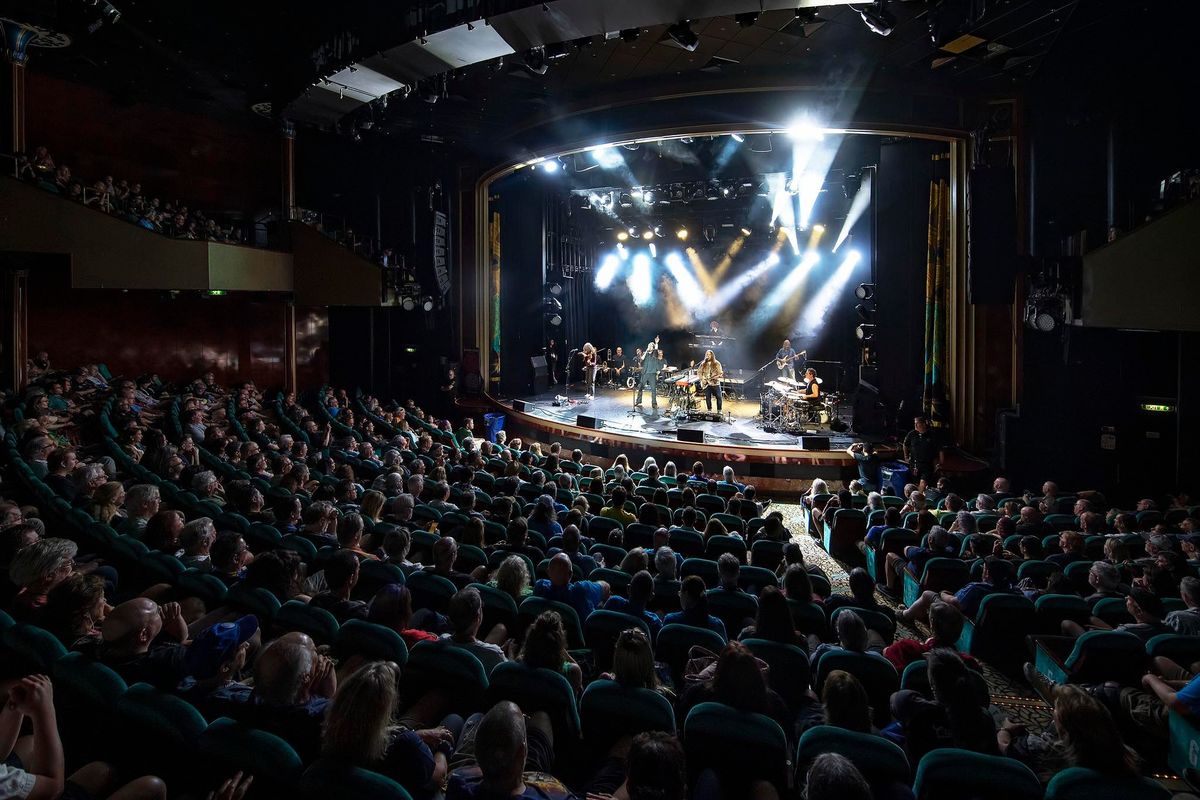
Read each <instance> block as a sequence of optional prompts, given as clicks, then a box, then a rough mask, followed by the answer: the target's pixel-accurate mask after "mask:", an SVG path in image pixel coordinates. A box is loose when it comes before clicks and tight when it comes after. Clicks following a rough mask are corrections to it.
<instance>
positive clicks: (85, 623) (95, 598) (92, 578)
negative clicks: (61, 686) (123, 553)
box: [39, 572, 112, 650]
mask: <svg viewBox="0 0 1200 800" xmlns="http://www.w3.org/2000/svg"><path fill="white" fill-rule="evenodd" d="M111 608H112V607H111V606H109V605H108V601H107V600H105V597H104V579H103V578H101V577H100V576H99V575H82V574H80V573H78V572H76V573H73V574H72V575H70V576H68V577H67V579H66V580H64V581H63V582H62V583H60V584H58V585H57V586H55V587H54V588H53V589H51V590H50V593H49V596H48V599H47V602H46V606H45V609H44V612H43V614H42V617H41V619H40V620H39V624H41V625H42V626H43V627H44V628H46V630H48V631H50V632H51V633H53V634H54V635H55V636H57V637H58V640H59V641H60V642H62V643H63V645H64V646H65V647H66V648H67V649H69V650H70V649H76V648H77V647H83V646H85V645H86V644H87V643H88V642H89V641H92V640H96V639H99V638H100V636H101V633H100V629H101V626H102V625H103V624H104V618H105V616H107V614H108V612H109V611H110V610H111Z"/></svg>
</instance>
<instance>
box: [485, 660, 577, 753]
mask: <svg viewBox="0 0 1200 800" xmlns="http://www.w3.org/2000/svg"><path fill="white" fill-rule="evenodd" d="M501 700H509V701H512V702H514V703H516V704H517V706H519V707H520V709H521V711H523V712H524V713H526V714H533V713H534V712H537V711H544V712H545V713H546V714H548V715H549V716H550V721H551V723H552V724H553V726H554V749H555V750H556V751H557V752H559V753H567V752H571V751H572V750H573V749H574V746H575V745H577V744H578V741H579V730H580V728H579V709H578V707H577V706H576V704H575V690H574V689H572V688H571V682H570V681H568V680H567V679H566V677H565V676H564V675H563V674H562V672H557V671H555V670H549V669H544V668H540V667H530V666H526V665H525V664H523V663H521V662H520V661H505V662H504V663H502V664H497V665H496V667H495V668H494V669H493V670H492V674H491V675H489V676H488V688H487V694H486V704H487V705H488V706H492V705H495V704H496V703H498V702H499V701H501Z"/></svg>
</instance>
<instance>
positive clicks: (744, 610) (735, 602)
mask: <svg viewBox="0 0 1200 800" xmlns="http://www.w3.org/2000/svg"><path fill="white" fill-rule="evenodd" d="M708 613H710V614H712V615H713V616H714V617H717V618H718V619H720V620H721V622H723V623H724V624H725V631H726V633H728V634H729V635H730V637H731V638H732V637H735V636H736V635H737V632H738V631H740V630H741V629H742V628H743V627H745V625H746V624H747V620H750V621H753V619H754V617H755V616H757V615H758V599H757V598H755V596H754V595H751V594H746V593H745V592H730V591H726V590H724V589H709V590H708Z"/></svg>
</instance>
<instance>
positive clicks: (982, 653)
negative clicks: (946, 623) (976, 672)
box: [957, 594, 1037, 673]
mask: <svg viewBox="0 0 1200 800" xmlns="http://www.w3.org/2000/svg"><path fill="white" fill-rule="evenodd" d="M1036 617H1037V612H1036V610H1035V608H1034V605H1033V603H1031V602H1030V601H1029V600H1028V599H1027V598H1025V597H1024V596H1022V595H1016V594H990V595H988V596H987V597H984V598H983V602H981V603H980V604H979V611H977V612H976V614H975V619H974V620H972V619H964V620H963V631H962V635H961V636H960V637H959V639H958V645H957V648H958V650H959V652H962V653H970V654H971V655H973V656H975V657H976V658H977V659H980V660H982V661H986V662H988V663H989V664H991V665H993V666H995V667H997V668H998V669H1000V670H1007V671H1009V672H1013V673H1015V672H1016V671H1017V670H1019V669H1020V666H1021V664H1022V663H1024V661H1025V648H1024V647H1023V644H1024V642H1025V635H1026V634H1027V633H1028V632H1029V631H1032V630H1033V629H1034V627H1035V625H1036Z"/></svg>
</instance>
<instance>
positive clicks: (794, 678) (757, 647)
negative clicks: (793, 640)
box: [742, 639, 812, 709]
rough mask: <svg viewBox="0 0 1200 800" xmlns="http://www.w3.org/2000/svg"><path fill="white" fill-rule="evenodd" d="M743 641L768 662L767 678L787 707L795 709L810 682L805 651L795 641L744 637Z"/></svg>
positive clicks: (805, 694)
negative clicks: (792, 642)
mask: <svg viewBox="0 0 1200 800" xmlns="http://www.w3.org/2000/svg"><path fill="white" fill-rule="evenodd" d="M742 644H744V645H746V647H748V648H749V649H750V652H752V653H754V655H755V656H757V657H758V658H761V659H762V660H763V661H765V662H767V664H769V665H770V667H771V670H770V672H768V673H767V679H768V682H769V684H770V686H771V688H772V689H774V690H775V691H776V692H778V693H779V696H780V697H782V698H783V700H784V702H786V703H787V704H788V707H789V708H792V709H796V708H799V706H800V705H801V704H802V703H803V702H804V700H805V698H806V697H807V693H808V685H809V683H810V682H811V679H812V678H811V675H810V674H809V666H808V654H807V653H805V652H804V650H803V649H801V648H800V647H797V646H796V645H794V644H783V643H781V642H772V641H769V640H767V639H745V640H743V642H742Z"/></svg>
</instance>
